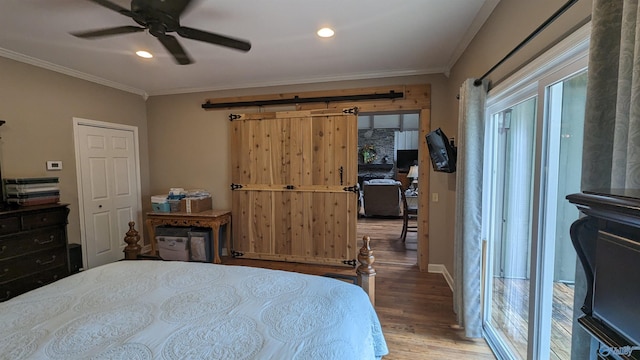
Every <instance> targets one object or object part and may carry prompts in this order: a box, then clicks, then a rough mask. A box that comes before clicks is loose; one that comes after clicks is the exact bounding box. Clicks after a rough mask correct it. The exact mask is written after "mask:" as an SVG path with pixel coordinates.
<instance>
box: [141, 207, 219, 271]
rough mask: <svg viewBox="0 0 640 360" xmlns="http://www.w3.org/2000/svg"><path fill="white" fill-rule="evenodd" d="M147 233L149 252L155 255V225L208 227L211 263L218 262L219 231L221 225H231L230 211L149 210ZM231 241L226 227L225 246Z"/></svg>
mask: <svg viewBox="0 0 640 360" xmlns="http://www.w3.org/2000/svg"><path fill="white" fill-rule="evenodd" d="M146 224H147V233H148V234H149V236H150V237H151V238H150V242H151V252H152V253H153V254H154V255H157V245H156V226H159V225H170V226H185V227H187V226H194V227H205V228H210V229H211V231H212V232H213V234H212V235H213V244H212V245H213V263H214V264H220V263H222V260H221V259H220V253H219V248H218V247H219V244H220V239H219V236H220V235H219V233H220V227H221V226H222V225H227V227H229V225H231V211H229V210H205V211H202V212H198V213H187V212H169V213H161V212H150V213H147V220H146ZM230 241H231V229H229V228H228V229H227V246H230V245H231V244H230Z"/></svg>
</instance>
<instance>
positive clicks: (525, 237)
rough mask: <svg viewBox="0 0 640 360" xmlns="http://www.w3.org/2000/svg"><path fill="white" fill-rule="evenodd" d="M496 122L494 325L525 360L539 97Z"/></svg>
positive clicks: (501, 115) (504, 113)
mask: <svg viewBox="0 0 640 360" xmlns="http://www.w3.org/2000/svg"><path fill="white" fill-rule="evenodd" d="M492 121H494V122H495V124H494V131H495V132H494V134H493V137H494V139H495V141H494V144H495V145H494V148H493V151H494V152H495V154H494V159H495V165H496V171H495V184H496V196H497V199H496V206H497V207H498V209H497V212H496V215H497V216H496V222H497V223H496V224H495V225H494V229H495V233H494V234H493V236H492V237H491V238H490V245H491V246H492V252H493V254H492V255H493V274H492V275H493V285H492V308H491V318H490V323H491V325H492V327H493V328H494V330H495V331H496V332H497V333H498V335H499V336H500V338H501V339H502V341H503V342H504V344H505V345H506V346H507V347H508V348H510V349H511V352H512V354H513V355H514V356H515V357H516V358H519V359H526V357H527V333H528V317H529V258H530V249H531V230H532V220H531V218H532V209H533V204H532V193H533V165H534V155H535V153H534V150H535V146H534V145H535V124H536V98H531V99H529V100H526V101H524V102H522V103H520V104H518V105H515V106H513V107H511V108H509V109H506V110H504V111H502V112H500V113H498V114H495V115H494V116H493V117H492Z"/></svg>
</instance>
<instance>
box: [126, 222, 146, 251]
mask: <svg viewBox="0 0 640 360" xmlns="http://www.w3.org/2000/svg"><path fill="white" fill-rule="evenodd" d="M134 226H136V223H135V222H133V221H130V222H129V231H127V234H126V235H127V236H125V237H124V242H126V243H127V246H126V247H125V248H124V250H123V252H124V258H125V260H136V259H137V258H138V255H139V254H140V251H141V250H142V247H141V246H140V245H138V241H140V234H138V231H137V230H136V229H134Z"/></svg>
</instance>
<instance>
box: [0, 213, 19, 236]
mask: <svg viewBox="0 0 640 360" xmlns="http://www.w3.org/2000/svg"><path fill="white" fill-rule="evenodd" d="M17 231H20V218H19V217H17V216H10V217H6V218H2V219H0V235H5V234H11V233H14V232H17Z"/></svg>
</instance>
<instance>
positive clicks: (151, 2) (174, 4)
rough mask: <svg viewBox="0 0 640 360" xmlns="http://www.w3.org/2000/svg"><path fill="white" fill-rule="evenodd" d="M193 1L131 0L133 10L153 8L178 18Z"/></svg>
mask: <svg viewBox="0 0 640 360" xmlns="http://www.w3.org/2000/svg"><path fill="white" fill-rule="evenodd" d="M92 1H93V0H92ZM191 2H192V0H170V1H165V0H161V1H158V0H133V1H131V11H140V10H142V11H145V10H147V11H148V10H150V9H153V10H154V11H159V12H162V13H165V14H169V15H171V17H173V18H176V19H177V18H179V17H180V15H182V13H183V12H184V11H185V10H186V9H187V8H188V7H189V6H190V3H191Z"/></svg>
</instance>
